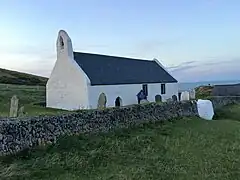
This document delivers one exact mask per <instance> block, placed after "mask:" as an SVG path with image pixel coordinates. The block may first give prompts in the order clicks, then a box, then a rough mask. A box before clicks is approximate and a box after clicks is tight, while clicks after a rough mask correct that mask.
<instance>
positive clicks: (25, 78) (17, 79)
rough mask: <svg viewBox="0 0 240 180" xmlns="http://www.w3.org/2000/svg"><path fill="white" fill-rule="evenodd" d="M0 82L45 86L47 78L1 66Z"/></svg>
mask: <svg viewBox="0 0 240 180" xmlns="http://www.w3.org/2000/svg"><path fill="white" fill-rule="evenodd" d="M0 83H5V84H18V85H42V86H44V85H46V83H47V78H45V77H40V76H36V75H31V74H27V73H22V72H17V71H11V70H7V69H2V68H0Z"/></svg>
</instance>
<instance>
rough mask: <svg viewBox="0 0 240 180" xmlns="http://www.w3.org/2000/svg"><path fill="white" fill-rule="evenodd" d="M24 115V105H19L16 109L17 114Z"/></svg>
mask: <svg viewBox="0 0 240 180" xmlns="http://www.w3.org/2000/svg"><path fill="white" fill-rule="evenodd" d="M23 115H24V106H21V107H20V108H19V110H18V116H23Z"/></svg>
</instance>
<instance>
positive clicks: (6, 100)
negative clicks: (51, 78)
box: [0, 84, 65, 117]
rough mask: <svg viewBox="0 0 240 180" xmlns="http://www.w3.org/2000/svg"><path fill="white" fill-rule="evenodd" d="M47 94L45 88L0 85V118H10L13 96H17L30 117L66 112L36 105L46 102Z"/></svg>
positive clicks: (20, 104)
mask: <svg viewBox="0 0 240 180" xmlns="http://www.w3.org/2000/svg"><path fill="white" fill-rule="evenodd" d="M45 94H46V92H45V87H44V86H25V85H10V84H0V117H1V116H2V117H3V116H4V117H6V116H9V109H10V101H11V97H12V96H13V95H17V97H18V98H19V107H20V106H22V105H24V109H25V111H26V112H27V115H29V116H31V115H41V114H56V113H60V112H65V111H62V110H56V109H51V108H45V107H42V106H38V105H34V104H35V103H41V102H45Z"/></svg>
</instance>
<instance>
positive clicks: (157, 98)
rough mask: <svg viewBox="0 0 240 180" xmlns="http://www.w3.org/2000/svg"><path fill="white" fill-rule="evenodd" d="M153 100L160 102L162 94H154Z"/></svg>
mask: <svg viewBox="0 0 240 180" xmlns="http://www.w3.org/2000/svg"><path fill="white" fill-rule="evenodd" d="M155 102H156V103H160V102H162V96H161V95H160V94H157V95H156V96H155Z"/></svg>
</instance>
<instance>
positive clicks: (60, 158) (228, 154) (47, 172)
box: [0, 105, 240, 180]
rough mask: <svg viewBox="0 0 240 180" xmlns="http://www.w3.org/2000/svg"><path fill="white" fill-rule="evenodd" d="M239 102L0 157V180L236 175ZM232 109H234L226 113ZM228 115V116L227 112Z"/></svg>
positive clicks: (239, 145) (238, 165)
mask: <svg viewBox="0 0 240 180" xmlns="http://www.w3.org/2000/svg"><path fill="white" fill-rule="evenodd" d="M239 108H240V106H239V105H236V106H232V107H230V106H229V107H228V108H227V109H226V110H224V111H225V113H226V114H224V113H223V112H222V115H224V119H217V120H213V121H207V120H202V119H199V118H184V119H181V120H177V121H173V122H166V123H164V124H163V123H156V124H144V125H142V126H138V127H132V128H130V129H122V130H117V131H115V132H109V133H105V134H103V133H100V134H95V135H80V136H71V137H67V136H66V137H62V138H60V139H59V140H58V141H57V144H55V145H50V146H46V147H41V148H38V149H34V150H28V151H25V152H23V153H22V154H20V155H16V156H11V157H5V158H0V164H1V168H0V177H1V179H9V180H10V179H49V180H57V179H58V180H61V179H64V180H68V179H71V180H75V179H81V180H85V179H91V180H95V179H96V180H97V179H98V180H99V179H104V180H108V179H109V180H110V179H123V180H124V179H132V180H134V179H137V180H146V179H147V180H151V179H152V180H156V179H166V180H169V179H177V180H180V179H183V180H188V179H189V180H192V179H199V180H200V179H201V180H202V179H204V180H205V179H209V180H215V179H216V180H220V179H224V180H225V179H233V180H235V179H239V175H240V172H239V171H240V143H239V142H240V123H239V121H238V119H239V117H240V113H239V112H238V110H239ZM228 110H231V111H232V112H234V113H235V114H234V115H233V114H232V113H231V115H230V114H229V111H228ZM229 115H230V116H229Z"/></svg>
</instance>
